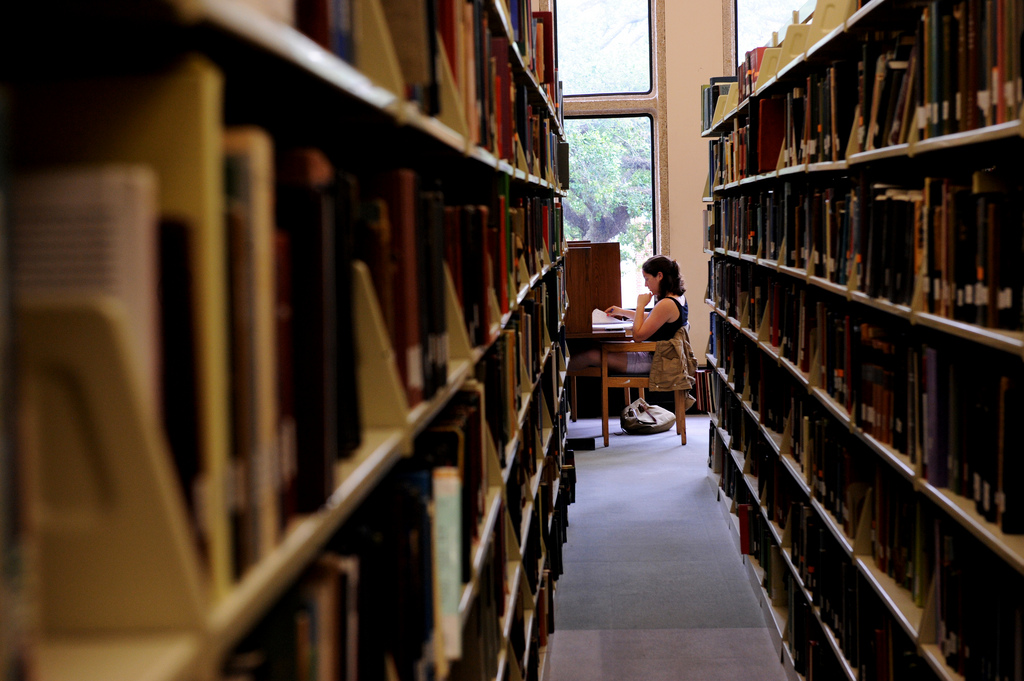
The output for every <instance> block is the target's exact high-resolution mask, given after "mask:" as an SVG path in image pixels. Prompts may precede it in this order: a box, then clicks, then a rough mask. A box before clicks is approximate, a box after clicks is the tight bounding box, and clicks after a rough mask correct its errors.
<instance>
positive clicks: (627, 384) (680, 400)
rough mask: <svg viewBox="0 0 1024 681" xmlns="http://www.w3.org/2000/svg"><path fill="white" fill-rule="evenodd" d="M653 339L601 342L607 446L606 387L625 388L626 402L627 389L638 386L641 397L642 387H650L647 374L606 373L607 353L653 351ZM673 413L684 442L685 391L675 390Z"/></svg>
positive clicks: (602, 388) (602, 412)
mask: <svg viewBox="0 0 1024 681" xmlns="http://www.w3.org/2000/svg"><path fill="white" fill-rule="evenodd" d="M657 346H658V345H657V343H656V342H654V341H644V342H642V343H634V342H632V341H627V342H622V343H611V342H605V343H602V344H601V433H602V435H604V446H605V447H607V446H608V389H609V388H620V387H621V388H625V389H626V403H627V404H629V389H630V388H639V389H640V396H641V397H643V395H644V389H645V388H649V387H650V380H649V378H648V377H647V376H637V375H623V376H612V375H609V374H608V355H609V354H611V353H613V352H654V350H655V349H656V348H657ZM675 398H676V399H675V402H676V403H675V410H674V411H675V414H676V432H677V433H679V436H680V438H681V441H682V444H684V445H685V444H686V391H685V390H676V391H675Z"/></svg>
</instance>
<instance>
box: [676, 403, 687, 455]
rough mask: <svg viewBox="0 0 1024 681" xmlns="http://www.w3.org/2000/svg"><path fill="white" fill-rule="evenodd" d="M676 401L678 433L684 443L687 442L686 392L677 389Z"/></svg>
mask: <svg viewBox="0 0 1024 681" xmlns="http://www.w3.org/2000/svg"><path fill="white" fill-rule="evenodd" d="M675 402H676V433H678V434H679V437H680V440H681V441H682V444H684V445H685V444H686V393H685V392H684V391H682V390H676V391H675Z"/></svg>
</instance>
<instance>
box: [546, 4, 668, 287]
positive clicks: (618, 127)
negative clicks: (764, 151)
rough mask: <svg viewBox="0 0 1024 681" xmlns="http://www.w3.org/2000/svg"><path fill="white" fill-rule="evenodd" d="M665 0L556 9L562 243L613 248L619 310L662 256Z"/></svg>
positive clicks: (664, 240) (664, 218)
mask: <svg viewBox="0 0 1024 681" xmlns="http://www.w3.org/2000/svg"><path fill="white" fill-rule="evenodd" d="M662 1H663V0H558V2H557V4H556V6H555V11H556V21H557V22H558V63H559V66H558V68H559V77H560V78H561V79H562V81H563V84H564V92H565V109H564V112H565V135H566V139H567V140H568V142H569V190H568V195H567V196H566V199H565V201H564V202H563V205H564V206H565V212H564V215H565V231H566V238H568V239H583V240H588V241H593V242H608V241H614V242H618V243H619V251H620V253H621V256H622V263H621V268H622V269H621V272H622V275H621V276H622V302H623V304H624V305H630V304H631V303H632V302H633V301H635V300H636V296H637V293H639V292H642V291H643V278H642V277H643V275H642V274H641V273H640V266H641V265H642V264H643V262H644V260H646V259H647V258H649V257H650V256H652V255H654V254H655V253H665V254H667V248H666V246H667V235H665V234H664V231H665V230H663V229H662V225H667V224H668V221H667V220H668V195H667V189H668V188H667V173H664V172H662V171H661V169H660V168H659V164H660V162H661V159H667V158H668V148H667V144H668V135H667V132H666V130H665V121H667V118H668V116H667V113H666V111H665V96H664V94H662V93H664V92H665V63H664V54H662V53H661V52H660V51H659V50H658V49H657V48H656V46H657V45H658V44H659V40H658V35H659V31H660V30H662V27H663V26H664V7H663V6H662V5H661V2H662Z"/></svg>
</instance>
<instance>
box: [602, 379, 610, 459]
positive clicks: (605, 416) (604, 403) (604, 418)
mask: <svg viewBox="0 0 1024 681" xmlns="http://www.w3.org/2000/svg"><path fill="white" fill-rule="evenodd" d="M601 435H603V436H604V446H605V447H607V446H608V388H606V387H605V386H603V385H602V386H601Z"/></svg>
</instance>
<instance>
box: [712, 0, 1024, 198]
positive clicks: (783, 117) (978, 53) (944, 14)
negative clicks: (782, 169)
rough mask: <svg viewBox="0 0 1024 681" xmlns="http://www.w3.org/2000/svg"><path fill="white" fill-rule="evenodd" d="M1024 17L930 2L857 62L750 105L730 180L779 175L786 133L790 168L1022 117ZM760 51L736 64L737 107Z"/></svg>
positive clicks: (865, 47)
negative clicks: (762, 140) (764, 141)
mask: <svg viewBox="0 0 1024 681" xmlns="http://www.w3.org/2000/svg"><path fill="white" fill-rule="evenodd" d="M1020 14H1021V12H1020V10H1019V8H1017V7H1016V6H1015V5H1014V4H1013V3H1012V2H1004V1H1003V0H992V1H989V0H960V1H958V2H954V1H952V0H932V1H931V2H929V3H927V4H926V5H924V6H922V7H921V8H920V10H919V12H918V13H912V14H910V15H909V16H907V17H906V18H905V19H901V20H899V21H897V22H894V23H893V24H892V25H890V26H887V27H886V29H885V30H882V31H875V32H870V33H866V34H865V36H864V38H863V39H862V42H861V43H860V44H859V46H858V48H857V49H856V52H855V54H856V57H852V56H851V58H848V59H845V60H831V61H829V62H828V63H827V64H823V65H822V66H820V67H817V68H815V69H814V70H813V72H812V73H811V74H809V75H808V76H807V77H806V78H805V79H802V80H800V81H799V82H798V83H797V84H796V85H790V84H789V82H791V81H787V83H786V84H784V85H782V86H781V88H779V87H777V88H772V90H771V91H770V92H768V93H766V94H765V95H763V96H760V97H758V98H757V99H756V100H752V101H751V103H750V104H749V105H748V106H747V108H746V116H747V119H746V123H745V124H744V125H743V127H742V129H743V130H745V131H746V132H745V133H744V135H742V136H739V135H737V133H738V132H739V130H740V129H741V128H734V130H733V133H732V134H733V138H732V139H731V140H730V143H731V144H732V147H733V148H732V151H733V153H736V152H738V150H739V146H741V145H742V146H743V147H744V148H743V154H742V155H737V156H736V157H735V158H734V163H733V165H732V168H733V169H734V172H733V173H732V174H731V175H730V174H727V175H725V177H726V178H730V179H725V182H731V181H736V180H739V179H742V178H743V177H748V176H752V175H757V174H759V173H762V172H765V171H767V170H774V169H775V167H776V162H777V161H778V160H779V159H778V150H777V149H776V148H775V144H776V140H777V139H778V137H779V133H780V132H781V133H782V138H783V148H784V160H783V163H782V165H783V166H792V165H798V164H801V163H820V162H829V161H832V162H835V161H842V160H844V159H845V158H846V155H847V153H858V152H863V151H870V150H872V149H879V148H883V147H887V146H892V145H898V144H904V143H906V142H908V141H909V140H910V139H911V138H912V135H913V136H914V137H915V138H916V139H920V140H923V139H929V138H933V137H938V136H941V135H948V134H952V133H955V132H963V131H967V130H974V129H977V128H982V127H985V126H990V125H996V124H999V123H1003V122H1006V121H1012V120H1016V119H1017V118H1018V117H1019V116H1018V112H1017V110H1018V107H1019V103H1020V102H1021V101H1022V97H1021V92H1022V89H1021V56H1020V50H1019V49H1018V48H1019V43H1020V35H1021V31H1020V26H1021V25H1022V24H1024V19H1022V18H1021V17H1020V16H1019V15H1020ZM764 49H765V48H763V47H762V48H756V49H755V50H751V51H749V52H747V54H746V58H745V59H744V61H742V62H741V63H740V64H739V66H738V67H737V76H738V82H737V84H736V87H737V88H738V89H739V93H740V95H739V97H738V99H737V101H738V102H740V103H742V102H743V101H744V100H745V99H746V98H747V96H748V95H749V94H750V93H751V91H752V84H753V83H754V82H756V75H755V74H756V73H757V71H758V69H759V62H760V57H761V56H762V55H763V52H764ZM812 68H813V67H812ZM752 75H753V76H754V78H753V79H752V78H751V76H752ZM780 90H782V92H780ZM780 123H781V126H780V125H779V124H780ZM708 127H709V125H705V126H704V129H708ZM762 131H764V134H765V135H768V136H770V137H771V138H772V142H771V144H769V145H768V146H769V147H770V148H771V149H772V150H773V151H774V155H772V154H768V155H767V157H764V156H762V155H761V154H760V153H759V150H760V148H761V147H760V144H759V143H758V142H757V140H758V138H759V137H760V136H761V133H762ZM741 138H743V139H742V140H741Z"/></svg>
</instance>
